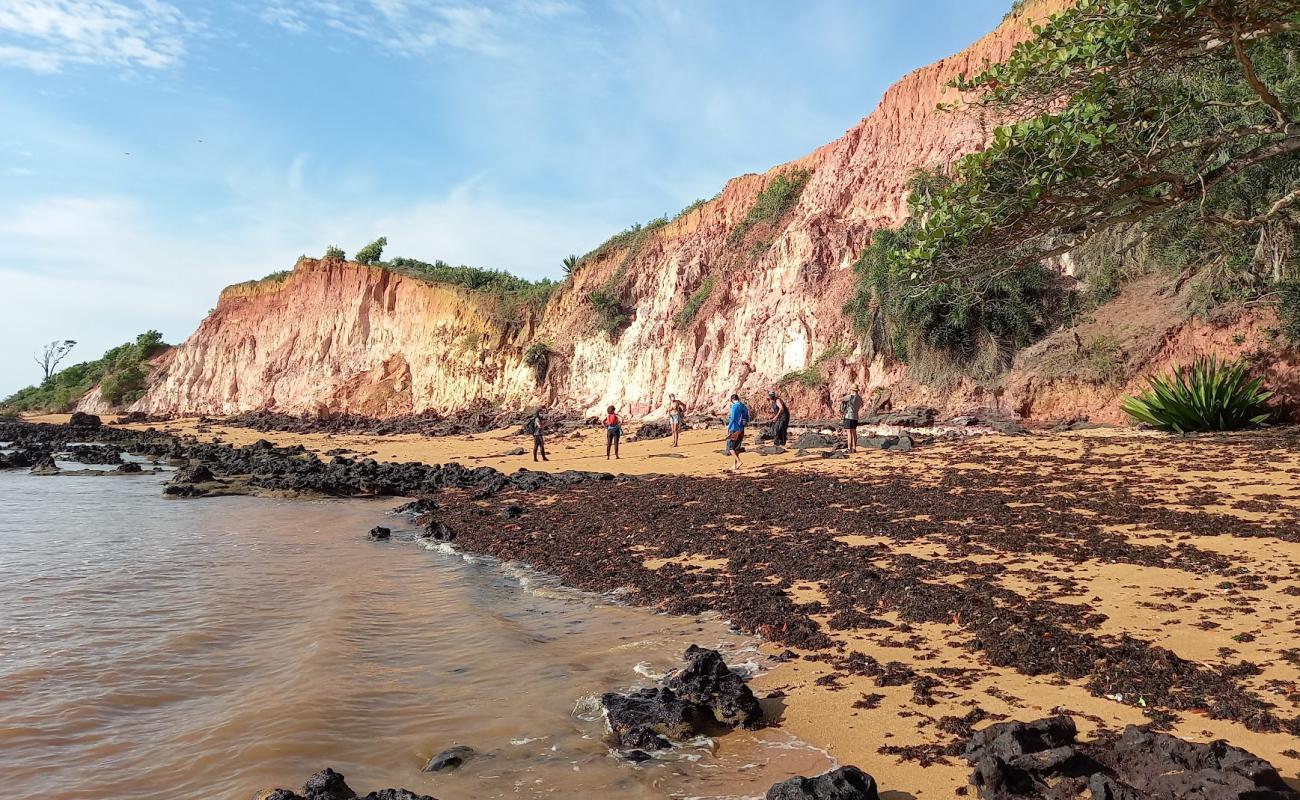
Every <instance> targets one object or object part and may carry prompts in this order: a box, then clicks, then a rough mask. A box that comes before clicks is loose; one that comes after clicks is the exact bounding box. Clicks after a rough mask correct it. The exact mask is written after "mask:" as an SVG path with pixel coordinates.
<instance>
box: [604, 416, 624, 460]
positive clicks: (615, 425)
mask: <svg viewBox="0 0 1300 800" xmlns="http://www.w3.org/2000/svg"><path fill="white" fill-rule="evenodd" d="M621 438H623V420H621V419H619V418H618V414H615V413H614V407H613V406H610V407H609V408H607V409H605V460H606V461H608V460H609V451H610V448H613V450H614V458H618V457H619V455H618V440H619V439H621Z"/></svg>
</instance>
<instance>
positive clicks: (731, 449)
mask: <svg viewBox="0 0 1300 800" xmlns="http://www.w3.org/2000/svg"><path fill="white" fill-rule="evenodd" d="M748 424H749V406H747V405H745V404H744V403H743V402H741V399H740V395H738V394H732V395H731V414H730V415H729V416H728V418H727V448H726V454H727V455H729V456H731V457H732V459H733V461H732V464H731V469H732V470H733V471H734V470H738V469H740V451H741V450H742V449H743V448H742V447H741V445H742V444H743V443H744V441H745V426H746V425H748Z"/></svg>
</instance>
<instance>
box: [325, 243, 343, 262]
mask: <svg viewBox="0 0 1300 800" xmlns="http://www.w3.org/2000/svg"><path fill="white" fill-rule="evenodd" d="M347 258H348V254H347V253H345V252H343V248H341V247H336V246H334V245H330V246H329V247H326V248H325V258H324V260H325V261H346V260H347Z"/></svg>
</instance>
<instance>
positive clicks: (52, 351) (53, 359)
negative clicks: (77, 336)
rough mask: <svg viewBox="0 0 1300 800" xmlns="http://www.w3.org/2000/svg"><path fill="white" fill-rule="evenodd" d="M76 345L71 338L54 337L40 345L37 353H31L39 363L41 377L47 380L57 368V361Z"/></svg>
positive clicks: (63, 357)
mask: <svg viewBox="0 0 1300 800" xmlns="http://www.w3.org/2000/svg"><path fill="white" fill-rule="evenodd" d="M76 346H77V343H76V341H75V340H73V339H55V340H54V341H52V342H49V343H48V344H46V345H45V346H44V347H42V348H41V351H40V352H39V353H37V354H35V355H33V356H32V358H33V359H35V360H36V363H37V364H38V365H40V368H41V377H42V379H43V380H49V379H50V376H51V375H53V374H54V371H55V370H56V369H58V367H59V363H60V362H62V361H63V359H65V358H67V357H68V354H69V353H71V352H72V348H74V347H76Z"/></svg>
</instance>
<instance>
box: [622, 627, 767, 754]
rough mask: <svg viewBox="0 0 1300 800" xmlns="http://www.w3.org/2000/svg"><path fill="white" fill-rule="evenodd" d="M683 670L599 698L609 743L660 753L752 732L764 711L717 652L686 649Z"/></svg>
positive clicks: (693, 646)
mask: <svg viewBox="0 0 1300 800" xmlns="http://www.w3.org/2000/svg"><path fill="white" fill-rule="evenodd" d="M684 658H685V659H686V666H685V667H683V668H682V669H679V670H675V671H673V672H672V673H670V674H669V675H668V676H667V677H666V678H665V680H664V685H663V686H658V687H655V688H650V689H637V690H635V691H633V692H629V693H627V694H622V693H619V692H606V693H605V694H604V695H602V696H601V698H600V704H601V706H602V707H603V708H604V710H605V718H606V720H607V721H608V722H609V729H610V733H611V734H613V739H614V743H615V744H616V745H617V746H618V747H619V748H621V749H623V750H625V751H633V752H635V751H645V750H664V749H667V748H668V747H670V746H671V744H672V742H674V741H680V740H682V739H687V738H689V737H691V736H695V735H697V734H706V735H707V734H711V733H713V732H714V731H720V730H729V729H732V728H738V727H743V728H757V727H759V726H760V725H761V724H762V723H763V709H762V708H761V707H760V706H759V704H758V699H757V698H756V697H754V693H753V692H752V691H750V688H749V686H747V685H746V684H745V682H744V680H742V679H741V678H740V676H739V675H737V674H735V673H734V672H732V671H731V669H730V668H729V667H728V666H727V664H726V662H725V661H724V660H723V659H722V655H721V654H720V653H719V652H718V651H717V650H708V649H705V648H703V647H699V646H698V645H691V646H690V647H688V648H687V649H686V653H685V655H684Z"/></svg>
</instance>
